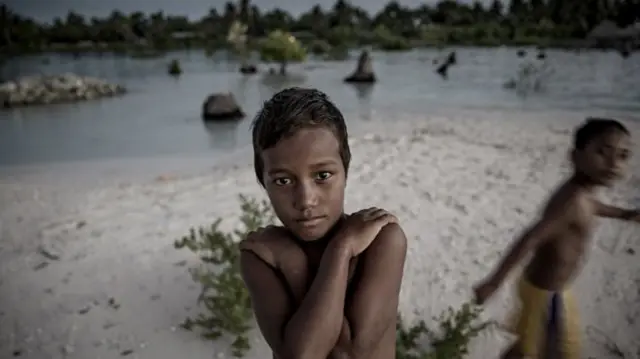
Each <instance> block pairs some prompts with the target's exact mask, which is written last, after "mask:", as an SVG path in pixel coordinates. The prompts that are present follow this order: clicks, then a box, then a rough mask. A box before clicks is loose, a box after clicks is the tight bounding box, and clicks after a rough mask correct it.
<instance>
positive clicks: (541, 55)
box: [536, 52, 547, 60]
mask: <svg viewBox="0 0 640 359" xmlns="http://www.w3.org/2000/svg"><path fill="white" fill-rule="evenodd" d="M536 58H537V59H538V60H544V59H546V58H547V54H545V53H544V52H539V53H538V56H536Z"/></svg>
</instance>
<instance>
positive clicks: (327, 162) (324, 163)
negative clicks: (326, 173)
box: [310, 158, 339, 168]
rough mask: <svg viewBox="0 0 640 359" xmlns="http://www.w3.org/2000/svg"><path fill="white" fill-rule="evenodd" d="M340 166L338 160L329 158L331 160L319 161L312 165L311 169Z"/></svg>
mask: <svg viewBox="0 0 640 359" xmlns="http://www.w3.org/2000/svg"><path fill="white" fill-rule="evenodd" d="M338 164H339V162H338V161H336V160H334V159H332V158H329V159H326V160H322V161H318V162H316V163H313V164H311V166H310V167H312V168H318V167H325V166H335V165H338Z"/></svg>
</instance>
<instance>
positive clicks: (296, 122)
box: [240, 88, 407, 359]
mask: <svg viewBox="0 0 640 359" xmlns="http://www.w3.org/2000/svg"><path fill="white" fill-rule="evenodd" d="M347 140H348V138H347V129H346V125H345V122H344V119H343V117H342V114H341V113H340V111H339V110H338V109H337V108H336V107H335V105H334V104H333V103H332V102H331V101H330V100H329V99H328V98H327V96H326V95H325V94H323V93H322V92H320V91H317V90H312V89H301V88H290V89H286V90H283V91H281V92H279V93H277V94H276V95H275V96H273V98H271V99H270V100H269V101H267V102H266V103H265V104H264V107H263V108H262V110H261V111H260V112H259V113H258V115H257V116H256V119H255V120H254V123H253V149H254V165H255V172H256V176H257V177H258V181H259V182H260V184H261V185H262V186H263V187H264V189H265V190H266V192H267V195H268V196H269V200H270V201H271V204H272V206H273V209H274V211H275V213H276V215H277V216H278V218H279V219H280V221H281V222H282V224H283V225H284V226H282V227H276V226H270V227H267V228H263V229H260V230H258V231H256V232H254V233H252V234H250V235H249V236H248V238H247V239H246V240H244V241H243V242H242V243H241V246H240V248H241V255H240V262H241V270H242V276H243V279H244V281H245V284H246V286H247V288H248V290H249V293H250V295H251V299H252V304H253V310H254V313H255V317H256V320H257V322H258V326H259V328H260V331H261V332H262V335H263V336H264V338H265V340H266V341H267V343H268V344H269V346H270V347H271V350H272V352H273V357H274V358H279V359H316V358H317V359H326V358H345V359H346V358H350V359H356V358H358V359H378V358H379V359H392V358H395V341H396V331H395V330H396V315H397V310H398V296H399V292H400V283H401V281H402V274H403V268H404V261H405V255H406V248H407V241H406V238H405V235H404V233H403V231H402V229H401V228H400V226H399V225H398V223H397V219H396V218H395V217H394V216H393V215H391V214H390V213H388V212H386V211H384V210H382V209H378V208H369V209H365V210H362V211H359V212H356V213H354V214H350V215H345V213H344V209H343V204H344V191H345V186H346V179H347V172H348V169H349V161H350V159H351V154H350V150H349V143H348V141H347Z"/></svg>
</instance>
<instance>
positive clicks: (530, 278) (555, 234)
mask: <svg viewBox="0 0 640 359" xmlns="http://www.w3.org/2000/svg"><path fill="white" fill-rule="evenodd" d="M630 148H631V136H630V133H629V131H628V130H627V129H626V128H625V127H624V125H622V124H621V123H619V122H617V121H615V120H611V119H600V118H592V119H587V121H586V122H585V123H584V124H583V125H582V126H581V127H580V128H578V129H577V131H576V132H575V137H574V145H573V149H572V152H571V161H572V163H573V167H574V173H573V175H572V176H571V177H570V178H569V179H568V180H567V181H566V182H565V183H564V184H562V185H561V186H560V187H559V188H558V189H557V190H556V191H555V193H554V194H553V195H552V196H551V198H550V199H549V202H548V203H547V205H546V208H545V209H544V211H543V213H542V215H541V216H540V219H539V220H538V221H537V222H536V223H535V224H534V225H533V226H532V227H530V228H529V229H528V230H527V231H526V232H525V233H524V235H522V237H521V238H520V239H519V240H518V241H517V242H516V243H515V244H514V245H513V246H512V247H511V248H510V249H509V251H508V253H507V255H506V256H505V257H504V258H503V260H502V261H501V262H500V264H499V265H498V267H497V269H496V271H495V272H494V273H493V274H492V275H491V276H489V277H488V279H486V280H485V281H484V282H482V283H481V284H479V285H478V286H477V287H476V288H475V295H476V301H477V302H478V303H480V304H482V303H484V302H485V301H486V300H487V299H488V298H489V297H490V296H491V295H492V294H493V293H494V292H495V291H496V290H497V289H498V288H499V287H500V285H501V284H502V283H503V282H504V280H505V279H506V278H507V275H508V273H509V272H510V271H511V270H512V269H513V268H514V267H515V266H516V265H517V264H518V263H519V262H521V261H522V260H523V259H524V258H525V257H526V256H527V254H529V253H530V252H533V257H532V259H531V261H530V262H529V264H528V266H527V267H526V269H525V270H524V273H523V277H522V278H521V280H520V283H519V286H518V294H519V297H520V301H521V304H522V305H521V309H520V311H519V313H518V318H516V319H517V320H516V323H515V324H516V332H517V335H518V336H519V338H518V340H517V341H516V343H515V344H514V345H513V346H512V347H511V348H510V349H509V350H508V351H507V352H506V353H505V354H504V355H503V358H530V359H552V358H554V359H555V358H563V359H578V358H579V345H578V341H579V335H580V330H579V328H578V321H577V318H576V317H577V313H576V304H575V302H574V299H573V298H572V297H571V295H570V293H569V290H568V287H569V285H570V283H571V282H572V280H573V278H574V277H575V276H576V274H577V273H578V272H579V270H580V268H581V264H582V262H583V257H584V255H585V253H586V252H587V249H588V246H589V244H590V243H589V237H590V236H591V234H592V233H593V231H594V227H595V219H596V217H608V218H617V219H625V220H633V221H636V222H640V212H638V211H633V210H626V209H621V208H617V207H612V206H609V205H606V204H603V203H601V202H600V201H598V199H596V196H595V191H596V189H597V188H599V187H603V186H611V185H612V184H613V183H614V182H615V181H616V180H618V179H620V178H621V177H622V176H623V175H624V173H625V170H626V167H627V164H628V160H629V158H630V156H631V151H630Z"/></svg>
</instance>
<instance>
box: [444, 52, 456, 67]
mask: <svg viewBox="0 0 640 359" xmlns="http://www.w3.org/2000/svg"><path fill="white" fill-rule="evenodd" d="M446 63H447V64H449V65H455V64H457V63H458V56H457V55H456V52H455V51H451V52H450V53H449V56H447V61H446Z"/></svg>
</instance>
